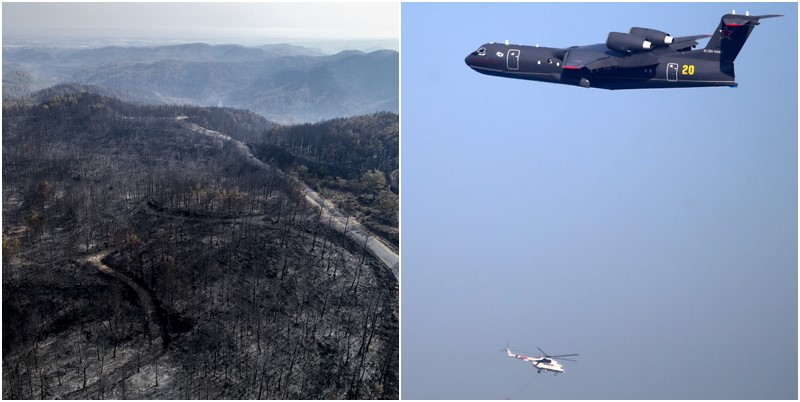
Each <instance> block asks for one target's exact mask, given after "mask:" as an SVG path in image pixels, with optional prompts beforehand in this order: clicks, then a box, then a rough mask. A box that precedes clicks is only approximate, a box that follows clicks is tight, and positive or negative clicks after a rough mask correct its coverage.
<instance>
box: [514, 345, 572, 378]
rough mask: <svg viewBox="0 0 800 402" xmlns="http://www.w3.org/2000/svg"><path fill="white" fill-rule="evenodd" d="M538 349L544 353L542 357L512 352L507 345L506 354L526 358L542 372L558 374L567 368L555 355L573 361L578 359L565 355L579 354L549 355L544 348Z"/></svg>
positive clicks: (516, 357)
mask: <svg viewBox="0 0 800 402" xmlns="http://www.w3.org/2000/svg"><path fill="white" fill-rule="evenodd" d="M536 349H539V351H540V352H542V354H543V355H544V356H541V357H530V356H525V355H518V354H516V353H514V352H512V351H511V350H509V349H508V347H506V349H505V351H506V354H507V355H508V357H513V358H515V359H522V360H525V361H526V362H531V364H533V367H536V369H537V372H538V373H541V372H542V371H552V372H553V373H555V374H556V375H557V374H558V373H565V372H566V370H564V366H562V365H561V364H560V363H559V362H557V361H556V360H555V359H554V357H558V358H560V359H562V360H567V361H571V362H574V361H577V360H572V359H564V357H571V356H578V355H577V354H568V355H548V354H547V353H545V352H544V350H542V349H541V348H539V347H538V346H537V347H536Z"/></svg>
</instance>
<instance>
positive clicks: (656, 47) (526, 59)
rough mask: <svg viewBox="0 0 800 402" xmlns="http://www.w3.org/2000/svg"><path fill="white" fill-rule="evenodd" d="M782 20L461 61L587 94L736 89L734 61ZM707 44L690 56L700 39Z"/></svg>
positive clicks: (641, 31) (494, 47) (743, 19)
mask: <svg viewBox="0 0 800 402" xmlns="http://www.w3.org/2000/svg"><path fill="white" fill-rule="evenodd" d="M780 16H781V15H750V13H749V12H748V13H745V14H744V15H737V14H736V11H735V10H734V11H733V13H732V14H725V15H723V16H722V19H721V21H720V23H719V26H718V27H717V30H716V31H715V32H714V34H713V35H691V36H682V37H672V36H671V35H669V34H667V33H666V32H662V31H658V30H655V29H650V28H631V29H630V31H629V32H628V33H622V32H611V33H609V34H608V38H607V39H606V43H599V44H596V45H588V46H572V47H568V48H565V49H558V48H549V47H539V45H536V46H523V45H509V44H508V41H506V42H505V44H503V43H494V42H492V43H486V44H484V45H482V46H480V47H479V48H478V50H476V51H474V52H472V53H471V54H470V55H468V56H467V57H466V59H465V60H464V61H465V62H466V63H467V65H468V66H469V67H470V68H472V69H473V70H475V71H477V72H479V73H482V74H486V75H494V76H499V77H507V78H519V79H525V80H534V81H544V82H552V83H557V84H568V85H579V86H582V87H585V88H589V87H595V88H604V89H635V88H686V87H710V86H729V87H736V86H737V83H736V79H735V77H734V72H733V61H734V60H735V59H736V56H737V55H738V54H739V51H740V50H741V49H742V46H744V42H745V41H746V40H747V38H748V36H750V33H751V32H752V31H753V28H755V26H756V25H759V20H762V19H765V18H773V17H780ZM708 37H711V39H710V40H709V41H708V44H706V46H705V48H703V49H696V50H693V48H694V47H696V46H697V44H698V42H697V40H698V39H702V38H708Z"/></svg>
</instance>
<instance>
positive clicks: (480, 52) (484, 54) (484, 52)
mask: <svg viewBox="0 0 800 402" xmlns="http://www.w3.org/2000/svg"><path fill="white" fill-rule="evenodd" d="M478 56H486V48H485V47H482V48H480V49H478Z"/></svg>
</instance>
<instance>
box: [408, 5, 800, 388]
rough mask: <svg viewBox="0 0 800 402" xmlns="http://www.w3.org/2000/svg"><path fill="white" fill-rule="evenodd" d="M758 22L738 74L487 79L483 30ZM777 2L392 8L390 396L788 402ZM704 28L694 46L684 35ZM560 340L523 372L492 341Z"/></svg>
mask: <svg viewBox="0 0 800 402" xmlns="http://www.w3.org/2000/svg"><path fill="white" fill-rule="evenodd" d="M732 9H735V10H736V11H737V12H739V13H744V12H745V11H747V10H749V11H750V12H751V13H752V14H786V16H785V17H782V18H775V19H769V20H764V21H763V22H762V24H761V25H760V26H758V27H757V28H756V29H755V31H754V32H753V34H752V35H751V36H750V39H749V40H748V42H747V43H746V45H745V47H744V49H743V50H742V52H741V53H740V54H739V57H738V59H737V61H736V78H737V81H738V82H739V87H738V88H727V87H723V88H696V89H662V90H631V91H607V90H602V89H584V88H580V87H570V86H564V85H555V84H547V83H540V82H532V81H521V80H512V79H505V78H498V77H490V76H486V75H481V74H478V73H477V72H474V71H472V70H471V69H469V68H468V67H467V66H466V65H465V64H464V57H465V56H466V55H467V54H468V53H470V52H471V51H473V50H475V49H477V48H478V47H479V46H480V45H481V44H483V43H485V42H490V41H497V42H502V41H504V40H506V39H508V40H509V41H510V42H511V43H524V44H536V43H539V44H541V45H542V46H558V47H567V46H571V45H581V44H593V43H602V42H604V41H605V38H606V35H607V33H608V32H609V31H620V32H627V30H628V29H629V28H630V27H632V26H641V27H651V28H655V29H660V30H664V31H666V32H669V33H670V34H672V35H674V36H684V35H693V34H710V33H712V32H713V31H714V29H715V28H716V27H717V24H719V20H720V17H721V16H722V15H723V14H725V13H727V12H730V11H731V10H732ZM797 33H798V29H797V5H796V4H792V3H781V4H766V3H754V4H748V5H743V4H727V3H714V4H694V3H680V4H678V3H675V4H636V3H634V4H629V3H621V4H603V3H597V4H580V3H570V4H523V3H516V4H480V3H477V4H458V3H445V4H418V3H405V4H403V5H402V46H403V48H402V110H401V124H402V125H401V127H402V134H401V135H402V149H401V155H402V175H403V176H402V182H403V186H402V189H403V198H402V211H401V217H402V223H401V225H402V226H401V236H402V239H401V241H402V243H401V244H402V273H401V275H402V278H401V280H402V282H401V292H402V296H401V297H402V298H401V303H402V307H401V314H402V316H401V320H402V334H401V335H402V360H401V361H402V364H401V369H402V397H403V398H404V399H418V398H425V399H439V398H446V399H486V398H488V399H505V398H512V399H539V398H541V399H607V398H611V399H640V398H641V399H686V398H689V399H715V398H716V399H749V398H756V399H770V398H780V399H796V398H797V376H798V372H797V353H798V350H797V316H798V315H797V314H798V310H797V306H798V304H797V300H798V299H797V280H798V278H797V266H798V261H797V244H798V239H797V205H798V204H797V183H798V177H797V145H798V144H797V129H798V127H797V107H798V104H797V87H798V83H797V72H798V70H797V56H798V55H797V42H796V39H797ZM701 45H705V41H703V42H702V43H701ZM507 343H510V345H511V347H512V350H514V349H520V350H523V351H526V352H530V351H533V352H535V351H536V347H537V346H540V347H542V348H543V349H544V350H546V351H548V352H549V353H551V354H567V353H579V354H580V356H579V357H578V360H579V361H578V362H577V363H571V362H565V365H566V368H567V373H566V375H559V376H554V375H553V374H552V373H551V374H540V375H537V374H536V370H535V369H534V368H533V367H532V366H531V365H530V364H529V363H524V362H522V361H519V360H514V359H510V358H508V357H506V356H505V354H504V353H503V352H501V349H502V348H504V347H505V346H506V344H507Z"/></svg>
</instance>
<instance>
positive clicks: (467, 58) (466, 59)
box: [464, 54, 473, 67]
mask: <svg viewBox="0 0 800 402" xmlns="http://www.w3.org/2000/svg"><path fill="white" fill-rule="evenodd" d="M472 57H473V56H472V54H468V55H467V57H465V58H464V63H466V64H467V65H468V66H470V67H472V63H471V62H472Z"/></svg>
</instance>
